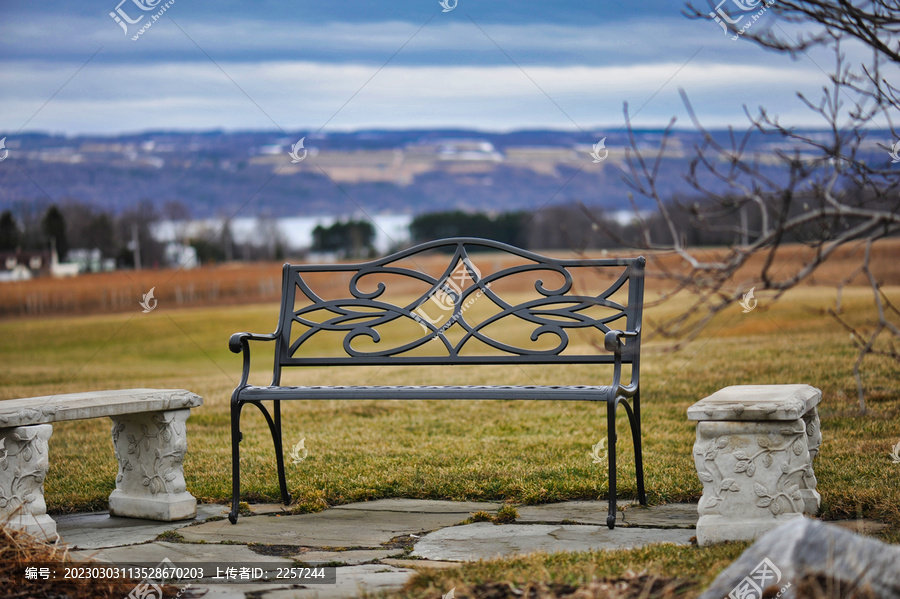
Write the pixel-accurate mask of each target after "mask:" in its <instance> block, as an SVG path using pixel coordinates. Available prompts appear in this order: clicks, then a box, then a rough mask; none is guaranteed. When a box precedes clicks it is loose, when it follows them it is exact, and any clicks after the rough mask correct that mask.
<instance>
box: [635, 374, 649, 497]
mask: <svg viewBox="0 0 900 599" xmlns="http://www.w3.org/2000/svg"><path fill="white" fill-rule="evenodd" d="M631 401H632V406H633V409H632V421H631V439H632V441H633V442H634V472H635V475H636V476H637V492H638V501H639V502H640V504H641V505H647V494H646V493H645V492H644V461H643V453H642V451H641V398H640V391H638V392H637V393H635V394H634V398H633V399H632V400H631Z"/></svg>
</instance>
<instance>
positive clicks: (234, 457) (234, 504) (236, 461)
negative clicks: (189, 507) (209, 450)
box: [228, 402, 242, 524]
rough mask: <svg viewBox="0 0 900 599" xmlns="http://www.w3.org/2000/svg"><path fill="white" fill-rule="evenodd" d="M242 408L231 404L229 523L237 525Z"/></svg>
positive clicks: (234, 403)
mask: <svg viewBox="0 0 900 599" xmlns="http://www.w3.org/2000/svg"><path fill="white" fill-rule="evenodd" d="M241 407H242V404H239V403H236V402H232V404H231V511H230V512H229V513H228V521H229V522H231V523H232V524H237V520H238V506H239V504H240V502H241V439H242V435H241Z"/></svg>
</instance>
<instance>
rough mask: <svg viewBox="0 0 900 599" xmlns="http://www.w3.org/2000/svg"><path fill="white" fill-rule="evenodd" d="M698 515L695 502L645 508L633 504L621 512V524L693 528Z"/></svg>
mask: <svg viewBox="0 0 900 599" xmlns="http://www.w3.org/2000/svg"><path fill="white" fill-rule="evenodd" d="M699 517H700V516H699V514H697V504H696V503H667V504H665V505H654V506H651V507H647V508H643V507H640V506H634V507H629V508H628V509H626V510H625V511H624V512H622V526H643V527H647V528H691V529H693V528H696V526H697V519H698V518H699ZM617 524H618V522H617Z"/></svg>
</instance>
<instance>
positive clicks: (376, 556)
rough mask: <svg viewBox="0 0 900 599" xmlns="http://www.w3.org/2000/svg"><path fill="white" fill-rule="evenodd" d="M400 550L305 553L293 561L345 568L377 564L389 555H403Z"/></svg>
mask: <svg viewBox="0 0 900 599" xmlns="http://www.w3.org/2000/svg"><path fill="white" fill-rule="evenodd" d="M402 553H403V551H402V550H400V549H348V550H347V551H315V550H314V551H304V552H302V553H296V554H293V555H292V557H291V559H292V560H297V561H301V562H303V563H306V564H328V563H341V564H343V565H344V566H358V565H360V564H367V563H369V562H375V561H378V560H381V559H384V558H386V557H388V556H389V555H401V554H402Z"/></svg>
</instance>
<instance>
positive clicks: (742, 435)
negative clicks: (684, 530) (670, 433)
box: [688, 385, 822, 545]
mask: <svg viewBox="0 0 900 599" xmlns="http://www.w3.org/2000/svg"><path fill="white" fill-rule="evenodd" d="M821 397H822V393H821V391H819V390H818V389H816V388H814V387H810V386H809V385H738V386H733V387H726V388H725V389H722V390H720V391H717V392H716V393H714V394H712V395H710V396H709V397H707V398H705V399H702V400H700V401H699V402H697V403H695V404H694V405H693V406H691V407H690V408H688V419H689V420H695V421H697V441H696V443H695V444H694V463H695V464H696V466H697V475H698V476H699V477H700V481H701V482H702V483H703V496H702V497H701V498H700V505H699V506H698V508H697V511H698V512H699V513H700V520H699V521H698V522H697V542H698V543H699V544H700V545H709V544H712V543H719V542H722V541H741V540H750V539H756V538H758V537H759V536H761V535H763V534H764V533H765V532H767V531H768V530H770V529H772V528H775V527H777V526H778V525H780V524H782V523H783V522H785V521H786V520H790V519H791V518H797V517H800V516H801V515H802V514H809V515H814V514H815V513H817V512H818V509H819V503H820V496H819V494H818V493H817V492H816V477H815V474H814V473H813V469H812V460H813V458H814V457H815V456H816V454H817V453H818V449H819V445H820V444H821V441H822V435H821V432H820V429H819V417H818V413H817V411H816V405H817V404H818V403H819V401H820V400H821Z"/></svg>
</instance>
